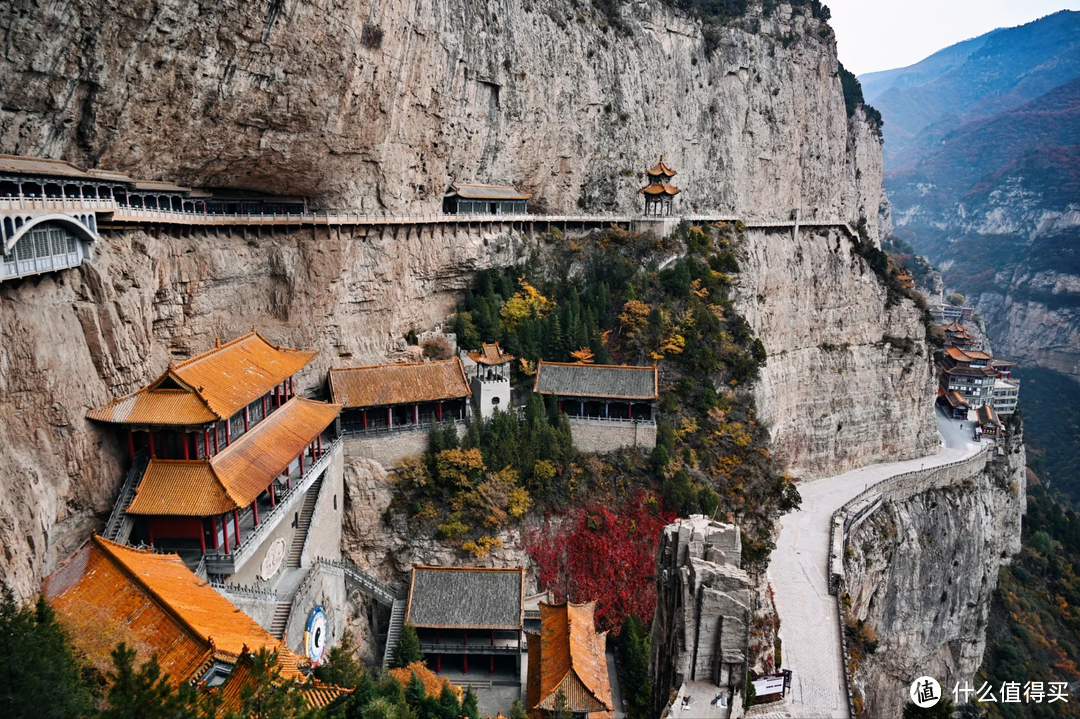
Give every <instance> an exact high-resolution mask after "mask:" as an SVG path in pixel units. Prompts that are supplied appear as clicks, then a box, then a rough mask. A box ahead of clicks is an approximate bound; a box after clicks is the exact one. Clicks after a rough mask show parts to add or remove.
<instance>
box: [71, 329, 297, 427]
mask: <svg viewBox="0 0 1080 719" xmlns="http://www.w3.org/2000/svg"><path fill="white" fill-rule="evenodd" d="M315 354H316V353H315V352H308V351H304V350H297V349H290V348H287V347H278V346H277V345H274V344H271V343H270V342H268V341H267V340H266V339H265V338H264V337H263V336H262V335H260V334H259V333H258V332H254V331H252V332H249V333H248V334H246V335H243V336H241V337H237V338H236V339H234V340H232V341H230V342H226V343H225V344H224V345H221V346H220V347H215V348H214V349H211V350H208V351H206V352H203V353H202V354H198V355H195V356H194V357H191V358H189V359H186V360H183V361H182V362H178V363H176V364H174V365H172V366H171V367H169V369H168V370H166V371H165V372H164V373H163V374H162V375H161V376H160V377H158V378H157V379H156V380H154V381H153V382H151V383H150V384H149V385H147V386H146V387H144V388H142V389H140V390H139V391H138V392H135V393H134V394H131V395H128V396H127V397H122V398H120V399H116V400H113V401H112V402H110V403H109V404H107V405H105V406H103V407H96V408H94V409H92V410H90V411H89V412H87V414H86V416H87V417H89V418H90V419H95V420H98V421H101V422H116V423H120V424H143V425H164V426H191V425H200V424H207V423H210V422H215V421H217V420H219V419H228V418H229V417H232V416H233V415H234V414H236V413H237V412H239V411H240V410H242V409H243V408H244V407H245V406H246V405H248V404H250V403H251V402H254V401H255V400H256V399H258V398H259V397H261V396H263V395H264V394H267V393H268V392H271V391H272V390H273V389H274V387H275V386H277V385H278V384H280V383H281V382H283V381H284V380H286V379H288V378H289V377H291V376H292V375H294V374H296V373H297V372H298V371H300V370H301V369H302V368H303V367H304V366H305V365H307V363H308V362H310V361H311V359H312V357H314V356H315Z"/></svg>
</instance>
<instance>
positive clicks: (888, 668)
mask: <svg viewBox="0 0 1080 719" xmlns="http://www.w3.org/2000/svg"><path fill="white" fill-rule="evenodd" d="M1024 464H1025V454H1024V448H1023V443H1022V439H1021V438H1017V439H1016V440H1014V441H1013V442H1011V443H1009V444H1008V445H1007V446H1006V448H1005V449H1004V451H1003V453H1002V454H1000V455H998V459H997V461H996V462H995V464H994V465H993V467H989V468H987V469H986V470H984V471H981V472H978V473H977V474H976V475H975V476H973V477H971V478H970V479H968V480H967V481H965V482H963V483H961V484H959V485H956V486H952V487H947V488H944V489H932V490H929V491H926V492H922V493H920V494H917V495H915V496H913V497H911V498H910V499H907V500H905V501H896V502H885V503H884V504H883V505H882V506H881V507H880V508H878V509H876V510H874V512H873V513H872V514H871V515H869V517H868V518H867V519H865V520H863V522H862V524H860V525H859V526H858V527H856V528H854V530H853V531H852V534H851V536H850V537H849V541H848V556H847V558H846V559H845V562H844V570H845V588H846V591H847V593H848V595H849V596H850V598H851V608H850V621H859V620H861V621H862V622H863V623H864V627H863V628H859V629H854V628H853V629H852V630H850V631H851V632H852V634H851V635H849V641H848V646H849V651H850V650H851V647H852V646H853V645H855V644H858V643H860V642H861V643H862V651H861V654H862V655H863V657H864V658H863V660H862V662H861V663H860V664H859V666H858V667H857V668H856V671H855V682H854V687H853V688H854V689H855V690H856V697H857V702H859V703H860V704H861V705H862V706H863V707H864V714H865V716H875V717H877V716H881V717H885V716H900V714H901V713H902V712H903V708H904V704H905V703H906V697H907V689H908V687H909V686H910V684H911V682H912V681H914V680H915V679H916V678H917V677H919V676H923V675H929V676H932V677H934V678H936V679H937V680H938V681H939V682H940V683H941V685H942V687H944V688H945V689H946V691H949V692H951V690H952V687H953V686H954V685H955V684H956V683H957V682H961V683H962V682H964V681H967V682H969V683H970V682H973V681H974V675H975V672H976V670H978V668H979V666H980V665H981V664H982V659H983V650H984V649H985V647H986V621H987V617H988V615H989V611H990V599H991V595H992V594H993V592H994V589H995V587H997V580H998V569H999V568H1000V567H1001V566H1002V565H1003V564H1006V563H1008V561H1009V557H1011V556H1012V555H1014V554H1016V553H1017V552H1018V551H1020V523H1021V517H1022V515H1023V513H1024V509H1025V506H1026V503H1025V501H1024V496H1025V487H1026V484H1025V481H1026V474H1025V468H1024ZM871 642H876V648H875V649H873V651H869V647H870V646H872V645H871V644H869V643H871Z"/></svg>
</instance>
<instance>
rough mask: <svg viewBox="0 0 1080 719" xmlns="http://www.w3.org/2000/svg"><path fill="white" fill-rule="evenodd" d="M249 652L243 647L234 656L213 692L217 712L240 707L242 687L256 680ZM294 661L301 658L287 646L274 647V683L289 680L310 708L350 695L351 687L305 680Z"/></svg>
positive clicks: (325, 704) (251, 656) (236, 709)
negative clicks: (217, 700) (233, 662)
mask: <svg viewBox="0 0 1080 719" xmlns="http://www.w3.org/2000/svg"><path fill="white" fill-rule="evenodd" d="M253 654H254V652H253V651H250V650H247V651H244V652H242V653H241V654H240V656H239V657H237V660H236V665H235V666H234V668H233V670H232V672H231V673H230V674H229V677H228V679H226V680H225V683H224V684H223V685H222V686H221V687H220V688H218V689H217V690H216V691H218V692H219V693H220V696H221V707H220V711H221V712H236V711H240V709H241V708H242V707H243V695H244V689H245V688H249V687H251V688H253V687H255V685H256V680H255V677H254V674H253V672H252V670H253V669H254V662H253ZM297 661H304V660H303V659H302V658H301V657H299V656H298V655H297V654H295V653H294V652H293V651H292V650H290V649H289V648H288V647H287V646H285V645H281V647H280V648H279V649H278V656H277V664H276V670H277V672H278V674H279V678H278V679H277V681H276V682H274V683H275V684H277V685H279V686H280V685H281V684H283V683H285V682H293V685H294V686H295V688H296V690H297V691H299V692H300V694H301V696H303V698H304V702H305V703H306V704H307V705H308V706H309V707H310V708H312V709H321V708H323V707H326V706H329V705H330V704H332V703H333V702H335V701H336V700H337V699H338V698H340V697H341V696H343V695H346V694H352V692H353V690H352V689H343V688H341V687H338V686H334V685H333V684H322V683H321V682H319V681H318V680H315V679H311V680H308V679H307V677H305V676H304V675H303V674H302V673H301V672H299V671H297V670H296V669H295V665H296V662H297Z"/></svg>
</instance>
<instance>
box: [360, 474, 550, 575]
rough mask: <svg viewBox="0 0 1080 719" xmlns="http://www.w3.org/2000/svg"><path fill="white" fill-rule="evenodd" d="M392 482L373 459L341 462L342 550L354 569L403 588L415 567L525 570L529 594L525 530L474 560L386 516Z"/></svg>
mask: <svg viewBox="0 0 1080 719" xmlns="http://www.w3.org/2000/svg"><path fill="white" fill-rule="evenodd" d="M393 483H394V480H393V478H392V477H390V476H388V475H387V472H386V470H385V469H383V467H382V465H381V464H379V463H378V462H377V461H375V460H371V459H361V458H349V459H346V461H345V513H344V522H345V526H344V529H343V534H344V535H345V540H344V546H343V547H342V550H343V553H344V554H346V555H347V556H348V557H349V558H350V559H351V560H352V561H353V562H355V563H356V564H357V565H358V566H360V567H361V568H363V569H367V570H369V571H370V572H372V573H373V574H374V575H376V576H377V577H378V578H379V579H382V580H383V581H386V582H388V583H391V584H401V583H402V582H405V583H407V582H408V579H409V571H410V570H411V569H412V565H413V564H426V565H431V566H440V567H445V566H450V565H454V564H462V563H467V564H469V565H470V566H484V567H525V568H526V575H527V578H526V584H527V585H528V591H533V589H532V587H535V579H534V577H533V572H532V560H531V559H530V558H529V555H528V552H526V551H525V546H524V542H523V541H522V531H528V528H525V529H524V530H516V529H514V530H503V531H501V532H499V533H498V534H497V535H496V536H497V537H498V539H500V540H502V542H503V546H502V547H501V548H497V549H493V550H492V551H491V553H490V554H488V555H487V556H486V557H484V558H483V559H482V560H479V561H478V560H475V559H473V558H470V557H467V556H466V555H463V554H462V553H461V552H459V551H458V550H457V549H456V548H454V547H453V546H451V545H448V544H445V543H443V542H440V541H438V540H436V539H434V538H432V537H429V536H417V533H416V532H413V531H411V530H410V528H409V525H408V521H407V518H406V517H403V516H400V515H398V516H393V517H386V510H387V508H388V507H389V506H390V501H391V500H392V499H393V495H394V488H393V487H394V485H393ZM387 518H389V521H386V519H387Z"/></svg>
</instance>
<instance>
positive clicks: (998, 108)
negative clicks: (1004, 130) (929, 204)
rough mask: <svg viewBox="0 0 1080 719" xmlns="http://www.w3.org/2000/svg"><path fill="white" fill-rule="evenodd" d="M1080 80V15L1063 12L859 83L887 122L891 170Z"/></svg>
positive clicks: (887, 147) (864, 77) (887, 161)
mask: <svg viewBox="0 0 1080 719" xmlns="http://www.w3.org/2000/svg"><path fill="white" fill-rule="evenodd" d="M1077 76H1080V12H1076V11H1069V10H1062V11H1061V12H1057V13H1054V14H1053V15H1047V16H1046V17H1044V18H1040V19H1039V20H1035V21H1033V22H1029V23H1027V24H1026V25H1020V26H1018V27H1012V28H1000V29H997V30H993V31H991V32H989V33H986V34H985V35H981V36H979V37H977V38H973V39H971V40H966V41H964V42H961V43H957V44H956V45H952V46H950V47H948V48H945V49H944V50H941V51H939V52H937V53H934V54H933V55H931V56H930V57H928V58H926V59H925V60H923V61H921V62H919V63H916V64H915V65H911V66H910V67H906V68H900V69H897V70H886V71H883V72H877V73H869V74H867V75H864V76H863V77H860V78H859V80H860V82H861V83H862V85H863V95H864V97H865V98H866V100H867V102H869V103H870V104H871V105H873V106H874V107H876V108H877V109H878V110H880V111H881V114H882V116H883V117H884V118H885V128H884V133H885V166H886V168H887V169H899V168H902V167H908V166H910V165H912V164H914V163H915V162H916V161H917V160H918V159H919V157H921V156H922V154H923V153H925V152H926V151H927V150H929V149H932V148H934V147H935V146H936V145H938V144H940V142H941V141H942V139H944V138H945V137H946V136H947V135H948V134H949V133H950V132H952V131H953V130H955V129H957V128H959V127H960V126H961V125H964V124H966V123H969V122H972V121H974V120H979V119H981V118H985V117H989V116H991V115H994V114H997V113H999V112H1002V111H1004V110H1008V109H1010V108H1013V107H1017V106H1018V105H1021V104H1023V103H1025V102H1027V101H1029V100H1033V99H1035V98H1036V97H1038V96H1040V95H1042V94H1044V93H1046V92H1048V91H1049V90H1051V89H1052V88H1054V87H1057V86H1059V85H1062V84H1064V83H1065V82H1068V81H1069V80H1071V79H1072V78H1074V77H1077Z"/></svg>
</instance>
